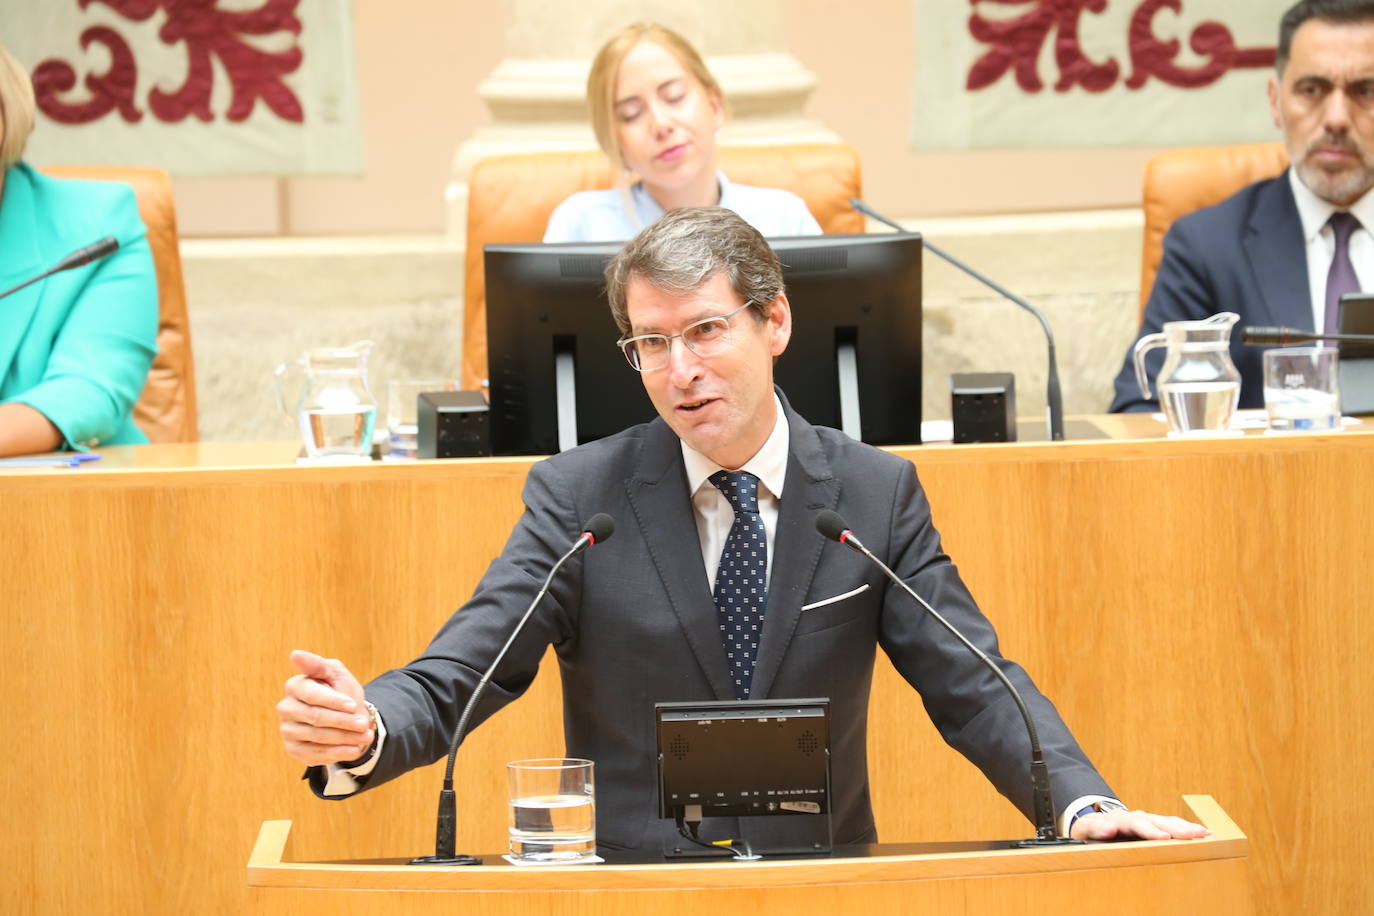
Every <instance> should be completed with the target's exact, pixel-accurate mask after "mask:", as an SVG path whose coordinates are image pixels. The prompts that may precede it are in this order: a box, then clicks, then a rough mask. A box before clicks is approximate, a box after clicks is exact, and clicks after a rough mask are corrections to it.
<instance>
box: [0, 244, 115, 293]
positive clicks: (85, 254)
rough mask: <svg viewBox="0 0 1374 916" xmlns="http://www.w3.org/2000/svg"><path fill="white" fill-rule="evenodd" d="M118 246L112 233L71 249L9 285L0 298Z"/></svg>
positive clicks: (90, 260) (103, 254)
mask: <svg viewBox="0 0 1374 916" xmlns="http://www.w3.org/2000/svg"><path fill="white" fill-rule="evenodd" d="M118 248H119V240H118V239H116V238H115V237H114V236H112V235H107V236H105V237H104V238H103V239H101V240H100V241H98V242H95V243H93V244H90V245H87V246H86V247H85V248H78V249H77V250H76V251H73V252H72V253H71V254H69V255H67V256H66V257H65V258H63V259H62V260H60V261H58V262H57V264H56V265H55V266H53V267H49V268H48V269H47V270H45V271H43V272H42V273H41V274H39V275H38V276H36V277H29V278H28V279H27V280H25V281H24V282H23V283H20V284H19V285H18V286H11V287H10V288H9V289H7V290H5V291H4V292H3V293H0V299H3V298H5V297H6V296H8V295H9V294H10V293H17V292H19V291H20V290H21V289H23V288H24V287H26V286H29V285H31V284H34V283H37V282H38V281H39V280H44V279H46V278H48V277H51V276H52V275H53V274H57V273H61V272H62V271H64V270H71V269H72V268H73V267H83V266H85V265H86V264H89V263H91V262H92V261H98V260H100V259H101V258H103V257H105V256H106V255H108V254H112V253H114V252H115V251H116V250H117V249H118Z"/></svg>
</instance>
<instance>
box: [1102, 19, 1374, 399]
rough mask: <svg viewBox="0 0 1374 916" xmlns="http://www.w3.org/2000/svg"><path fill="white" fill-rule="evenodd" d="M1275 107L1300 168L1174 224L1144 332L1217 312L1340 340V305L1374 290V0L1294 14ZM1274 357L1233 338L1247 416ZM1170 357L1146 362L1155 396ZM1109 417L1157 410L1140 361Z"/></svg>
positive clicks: (1126, 376) (1126, 374)
mask: <svg viewBox="0 0 1374 916" xmlns="http://www.w3.org/2000/svg"><path fill="white" fill-rule="evenodd" d="M1269 107H1270V110H1271V112H1272V114H1273V117H1274V123H1275V124H1276V125H1277V126H1278V127H1280V128H1282V130H1283V137H1284V145H1285V146H1286V147H1287V151H1288V159H1289V161H1290V162H1291V163H1292V164H1293V166H1292V168H1290V169H1288V170H1287V171H1286V172H1284V174H1282V175H1280V176H1279V177H1278V178H1271V179H1269V180H1267V181H1260V182H1257V183H1255V184H1252V185H1250V186H1249V187H1247V188H1244V189H1243V190H1241V191H1240V192H1239V193H1237V194H1235V195H1234V196H1232V197H1230V198H1228V199H1227V200H1225V201H1222V202H1221V203H1220V204H1217V205H1216V206H1214V207H1208V208H1207V209H1204V210H1199V211H1198V212H1197V213H1193V214H1190V215H1188V216H1185V217H1183V218H1182V219H1180V220H1178V221H1177V222H1176V223H1174V225H1173V226H1172V227H1171V228H1170V229H1169V232H1168V234H1167V235H1165V237H1164V256H1163V258H1162V259H1161V260H1160V264H1159V273H1158V274H1157V275H1156V277H1155V285H1154V288H1153V289H1152V290H1151V291H1150V299H1149V301H1148V302H1147V303H1146V304H1145V318H1144V323H1143V324H1142V326H1141V328H1140V336H1142V337H1143V336H1144V335H1146V334H1152V333H1155V332H1157V331H1159V330H1160V329H1161V327H1162V326H1163V325H1164V323H1165V322H1167V321H1196V320H1200V319H1203V318H1206V317H1208V316H1209V315H1214V314H1216V313H1218V312H1236V313H1237V314H1239V315H1240V317H1241V322H1240V323H1241V324H1242V325H1247V324H1252V325H1286V326H1288V327H1292V328H1298V329H1300V330H1311V329H1316V330H1319V331H1320V330H1323V329H1325V330H1326V331H1328V332H1334V331H1336V330H1337V328H1336V326H1335V325H1336V303H1337V302H1338V301H1339V299H1340V297H1341V295H1342V294H1344V293H1349V292H1354V291H1357V290H1359V289H1369V288H1371V287H1370V284H1374V236H1371V234H1370V229H1371V228H1374V222H1371V221H1372V220H1374V195H1371V194H1369V193H1368V192H1369V189H1370V188H1371V187H1374V0H1303V2H1301V3H1298V4H1296V5H1295V6H1293V7H1292V8H1291V9H1289V10H1288V12H1287V13H1285V14H1284V16H1283V19H1282V21H1281V23H1280V25H1279V45H1278V59H1277V69H1276V72H1275V74H1274V75H1273V76H1271V77H1270V78H1269ZM1262 353H1263V351H1262V350H1261V349H1260V348H1258V347H1247V346H1245V345H1244V344H1243V343H1242V342H1241V339H1240V333H1239V330H1237V331H1235V332H1234V333H1233V334H1232V338H1231V359H1232V361H1233V362H1235V364H1236V368H1237V369H1239V370H1240V376H1241V388H1240V406H1241V407H1263V406H1264V392H1263V385H1264V377H1263V369H1262V364H1261V354H1262ZM1163 361H1164V351H1163V350H1154V351H1152V352H1151V353H1149V354H1148V355H1147V356H1146V368H1147V370H1148V373H1149V376H1150V379H1151V388H1152V389H1153V387H1154V379H1155V376H1156V375H1157V374H1158V372H1159V369H1160V366H1161V365H1162V363H1163ZM1111 409H1112V411H1113V412H1118V411H1126V410H1158V409H1159V406H1158V402H1157V401H1146V400H1145V399H1144V398H1143V397H1142V396H1141V393H1140V387H1139V385H1138V384H1137V382H1136V378H1135V369H1134V367H1133V365H1132V359H1131V354H1130V352H1128V353H1127V354H1126V361H1125V365H1123V366H1122V368H1121V372H1120V374H1119V375H1118V376H1117V378H1116V395H1115V398H1114V399H1113V401H1112V407H1111Z"/></svg>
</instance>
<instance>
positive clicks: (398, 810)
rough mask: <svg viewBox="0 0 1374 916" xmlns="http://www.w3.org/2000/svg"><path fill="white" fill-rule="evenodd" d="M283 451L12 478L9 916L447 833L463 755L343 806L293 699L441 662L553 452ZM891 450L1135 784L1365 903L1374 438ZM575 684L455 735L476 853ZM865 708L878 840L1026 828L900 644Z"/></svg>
mask: <svg viewBox="0 0 1374 916" xmlns="http://www.w3.org/2000/svg"><path fill="white" fill-rule="evenodd" d="M1157 432H1158V430H1157V428H1156V434H1157ZM275 448H276V451H275V452H272V451H271V449H270V448H269V449H268V451H266V452H258V451H256V447H253V446H231V445H225V446H212V445H201V446H167V447H148V448H145V449H135V450H127V449H125V450H121V449H111V450H110V451H109V453H108V457H107V458H106V459H105V460H104V461H102V462H97V463H96V465H97V466H95V467H86V468H82V469H79V470H76V471H50V470H48V471H8V472H3V473H0V513H3V517H4V519H5V522H6V524H5V526H4V529H3V530H4V532H5V533H4V535H3V540H0V550H2V551H3V555H4V556H5V567H4V576H3V584H0V598H3V613H4V614H5V617H6V623H7V624H8V626H7V630H8V638H7V640H6V642H5V647H4V650H3V655H0V661H2V662H3V664H0V696H3V697H4V698H5V701H4V708H5V711H6V717H5V719H6V724H7V726H8V727H7V732H8V735H9V738H10V740H9V741H7V748H8V757H9V760H8V765H7V766H5V767H3V768H0V804H2V805H3V810H4V811H5V813H6V817H7V820H6V823H5V825H4V826H5V828H6V829H4V830H0V861H4V862H6V863H11V867H10V869H9V870H10V875H9V880H8V881H7V882H5V883H4V889H3V890H0V910H4V911H21V912H22V911H25V910H37V911H41V912H69V911H78V910H81V909H83V908H85V907H89V906H91V905H92V901H100V906H103V907H106V908H109V909H111V910H117V911H139V910H146V911H164V912H165V911H175V910H185V911H196V912H224V913H237V912H241V911H242V910H243V909H244V907H245V906H246V904H247V889H246V887H245V885H244V875H243V870H242V862H243V861H244V860H245V858H246V857H247V855H248V852H249V848H250V846H251V844H252V838H253V837H254V835H255V834H256V832H257V830H258V827H259V825H260V824H261V823H262V821H264V820H267V819H272V818H288V819H290V820H292V821H293V822H294V824H295V830H296V832H297V834H298V842H297V844H296V850H295V852H296V854H297V855H298V856H299V857H300V858H301V859H302V860H327V859H340V858H360V857H361V858H367V857H384V856H398V855H408V854H416V853H423V852H427V851H429V849H430V847H431V846H432V843H433V826H432V818H433V812H434V805H435V799H436V796H437V789H438V785H439V782H440V772H439V770H438V769H437V768H430V769H428V770H426V771H423V772H420V773H416V774H413V775H411V776H410V777H408V778H406V779H402V780H398V781H397V782H395V783H393V784H392V785H389V786H387V787H385V788H383V789H382V790H380V791H377V792H371V793H367V794H366V795H364V796H363V797H361V798H358V799H354V800H351V801H349V802H347V803H328V802H322V801H318V800H316V799H315V798H314V797H313V796H311V795H310V793H309V792H308V790H307V789H306V788H305V787H304V786H303V785H300V784H299V781H298V780H299V776H300V769H299V768H298V767H297V766H296V765H294V764H293V763H292V762H290V761H289V760H287V759H286V758H285V756H284V755H283V754H282V753H281V750H280V745H279V742H278V739H277V734H276V716H275V713H274V711H273V706H274V704H275V702H276V700H277V699H278V698H279V697H280V690H281V683H282V681H284V680H285V679H286V677H288V676H289V675H290V673H291V671H290V668H289V665H288V663H287V660H286V655H287V652H288V651H289V650H290V649H292V648H296V647H309V648H313V649H317V650H319V651H323V652H326V653H329V654H332V655H337V656H338V657H341V658H343V659H345V660H347V661H348V663H349V664H350V665H351V666H352V667H353V669H354V670H355V672H357V673H358V674H359V675H360V676H361V677H363V678H364V679H366V678H368V677H371V676H373V675H375V674H377V673H378V672H380V671H381V670H383V669H385V668H387V667H390V666H393V665H395V664H399V663H402V662H404V661H405V660H407V659H408V658H410V657H411V656H412V655H413V654H414V653H415V652H416V651H418V649H419V648H420V647H421V646H423V645H424V644H425V642H426V641H427V640H428V639H429V637H430V636H431V635H432V634H433V633H434V631H435V630H436V629H437V628H438V626H439V624H440V623H441V622H442V621H443V620H444V619H445V618H446V617H447V615H448V614H449V613H450V612H451V610H452V609H453V608H454V607H456V606H457V605H458V604H459V603H460V602H461V601H462V600H463V599H464V598H465V597H466V596H467V594H468V593H469V591H470V589H471V587H472V585H473V583H474V582H475V581H476V579H477V578H478V576H479V575H480V573H481V571H482V570H483V569H484V568H485V566H486V564H487V563H488V562H489V560H490V558H491V557H492V556H493V555H494V554H495V553H496V552H497V551H499V549H500V546H501V544H502V542H503V541H504V539H505V535H506V532H507V531H508V529H509V527H510V526H511V525H512V524H513V523H514V521H515V519H516V518H517V516H518V513H519V492H520V487H521V484H522V482H523V479H524V475H525V473H526V471H527V469H528V467H529V465H530V461H529V460H526V459H501V460H478V461H452V462H432V463H422V464H416V465H409V466H401V465H397V466H381V465H373V466H365V467H297V466H294V465H292V464H290V462H291V461H292V459H293V457H294V454H295V449H294V446H285V445H277V446H276V447H275ZM177 449H191V450H192V452H191V453H190V454H189V455H188V453H186V452H180V451H176V450H177ZM168 450H171V451H168ZM897 451H898V452H899V453H900V454H903V455H905V456H908V457H910V458H912V459H913V460H915V461H916V462H917V465H918V467H919V470H920V474H921V478H922V480H923V481H924V483H925V486H926V488H927V491H928V493H929V495H930V499H931V502H932V504H933V506H934V510H935V518H936V521H937V523H938V524H939V525H940V528H941V530H942V532H943V533H944V536H945V543H946V547H947V549H948V551H949V552H950V553H951V555H953V556H954V557H955V558H956V559H957V560H958V562H959V564H960V569H961V572H962V573H963V575H964V577H965V578H966V580H967V581H968V582H969V585H970V587H971V588H972V589H973V592H974V594H975V595H976V596H978V598H979V600H980V602H981V604H982V606H983V608H984V609H985V610H986V612H987V613H988V615H989V616H990V617H991V618H992V619H993V621H994V622H995V623H996V625H997V626H998V629H999V631H1000V633H1001V637H1002V644H1003V647H1004V650H1005V651H1006V652H1007V654H1008V655H1010V656H1011V657H1013V658H1016V659H1017V660H1019V661H1021V662H1022V663H1024V664H1025V665H1026V667H1027V668H1028V669H1029V670H1030V671H1031V673H1032V675H1033V676H1034V677H1035V678H1036V679H1037V681H1038V682H1039V683H1040V684H1041V686H1042V687H1043V688H1044V689H1045V691H1046V692H1047V693H1048V694H1049V695H1050V696H1051V697H1052V698H1053V699H1054V700H1055V702H1056V703H1057V704H1058V706H1059V708H1060V709H1061V711H1062V712H1063V713H1064V716H1065V718H1066V719H1067V720H1068V722H1069V723H1070V725H1071V726H1072V727H1073V728H1074V731H1075V733H1076V735H1077V736H1078V738H1079V739H1080V741H1081V742H1082V744H1083V745H1084V747H1085V748H1086V750H1087V751H1088V753H1089V754H1090V755H1091V756H1092V757H1093V758H1094V760H1095V762H1096V763H1097V764H1098V766H1099V767H1100V768H1101V770H1102V771H1103V773H1104V774H1106V776H1107V778H1108V779H1109V780H1110V781H1111V782H1112V784H1113V786H1114V787H1115V788H1116V790H1117V792H1118V793H1119V794H1120V795H1121V797H1122V798H1123V799H1125V800H1127V801H1128V802H1130V803H1132V804H1134V805H1139V806H1142V807H1150V808H1164V809H1172V808H1173V807H1175V806H1176V803H1177V798H1178V796H1179V794H1180V793H1182V792H1188V791H1206V792H1210V793H1212V794H1214V795H1215V796H1216V798H1217V801H1218V802H1219V803H1220V804H1221V805H1222V806H1223V807H1224V808H1225V809H1226V810H1227V811H1228V812H1229V813H1230V814H1231V815H1232V816H1233V817H1235V819H1236V821H1237V822H1238V823H1239V824H1240V825H1241V827H1242V828H1243V829H1244V830H1245V832H1246V833H1247V834H1248V835H1249V837H1250V840H1251V855H1250V863H1251V865H1250V867H1249V870H1250V873H1251V878H1252V885H1253V888H1254V897H1255V900H1256V903H1257V905H1258V906H1259V908H1260V911H1261V912H1264V913H1272V914H1290V913H1295V912H1305V913H1352V912H1369V911H1372V910H1374V896H1371V887H1370V882H1368V880H1367V879H1366V878H1365V877H1364V875H1365V873H1366V871H1367V867H1366V862H1367V861H1368V860H1369V858H1370V856H1371V854H1374V837H1371V835H1370V834H1369V832H1368V831H1365V830H1362V829H1360V828H1361V825H1362V824H1364V823H1365V822H1366V821H1368V820H1369V818H1370V815H1371V814H1374V801H1371V791H1370V790H1371V779H1370V772H1371V765H1370V760H1371V759H1374V738H1371V734H1374V729H1371V724H1374V723H1371V721H1370V720H1371V718H1374V716H1371V712H1370V709H1371V704H1370V702H1369V700H1370V694H1371V689H1370V687H1369V682H1368V679H1367V678H1366V677H1365V676H1364V675H1363V673H1362V671H1363V666H1362V665H1361V662H1362V661H1363V660H1364V655H1365V653H1366V650H1367V647H1368V646H1370V645H1371V644H1374V613H1371V611H1374V608H1371V601H1370V599H1369V598H1368V597H1367V593H1366V591H1365V590H1364V589H1363V588H1362V587H1361V586H1362V583H1363V581H1364V579H1366V578H1367V577H1368V559H1369V556H1370V550H1369V547H1368V545H1369V544H1370V543H1372V542H1374V489H1371V487H1369V486H1367V485H1366V482H1367V481H1370V480H1374V436H1371V435H1370V434H1368V433H1362V432H1345V433H1341V434H1336V435H1331V436H1315V437H1264V436H1246V437H1242V438H1239V439H1224V440H1213V441H1186V442H1180V441H1172V440H1165V439H1159V438H1156V439H1153V440H1149V439H1130V440H1119V441H1104V442H1085V443H1057V444H1056V443H1042V444H1025V445H1004V446H946V447H940V448H928V449H899V450H897ZM231 453H232V454H231ZM256 454H266V455H267V460H266V462H263V461H260V460H258V459H256V458H254V455H256ZM274 462H275V463H274ZM121 463H123V464H125V465H127V467H120V466H118V465H120V464H121ZM474 520H477V521H478V522H479V523H474ZM546 666H547V667H550V668H552V666H550V665H548V664H547V660H546ZM552 673H553V672H552V670H550V671H547V672H545V674H544V675H543V676H541V677H540V678H539V679H538V681H537V682H536V683H535V685H534V687H533V688H532V689H531V691H530V693H529V694H528V695H527V696H526V697H525V698H524V699H523V700H521V701H520V703H519V704H517V705H516V706H513V707H512V708H511V709H509V710H507V711H506V712H505V713H504V714H503V715H501V716H498V717H496V718H495V719H494V720H493V721H492V722H490V723H488V724H487V725H484V726H483V727H482V728H481V729H480V730H479V731H478V732H476V733H475V734H474V735H473V737H472V739H471V740H470V741H469V742H468V743H467V744H466V745H465V747H464V750H463V754H462V756H461V758H460V767H459V773H460V776H461V780H460V787H459V816H460V831H461V832H460V836H461V837H462V842H461V845H462V846H463V847H464V848H467V849H477V850H483V849H498V848H500V847H501V846H502V844H503V839H504V838H503V831H504V820H503V818H504V812H503V809H502V804H501V800H502V798H503V797H504V788H503V785H502V767H501V765H502V764H503V763H504V762H505V761H506V760H510V759H515V758H518V757H526V756H529V757H533V756H543V755H549V754H555V753H558V752H559V751H560V749H561V747H562V743H561V730H560V727H559V718H558V716H559V713H558V684H557V678H556V677H552V676H549V675H550V674H552ZM872 716H873V718H874V728H873V729H872V736H873V737H872V746H871V748H870V752H871V753H870V758H871V761H872V763H871V768H872V774H871V775H872V793H873V797H874V801H875V806H876V809H877V813H878V826H879V830H880V831H881V834H882V837H883V839H884V840H887V841H904V842H905V841H910V842H921V841H934V840H944V839H949V840H961V839H986V838H988V837H999V836H1019V835H1021V834H1022V833H1024V832H1025V830H1026V825H1025V824H1024V822H1023V821H1022V819H1021V818H1020V816H1019V815H1018V814H1017V813H1016V812H1015V811H1014V810H1012V808H1011V807H1010V806H1009V805H1008V804H1007V803H1006V802H1005V801H1004V800H1002V799H1001V798H1000V796H997V795H996V794H995V793H994V792H993V790H992V789H991V788H990V787H989V786H988V785H987V784H986V782H985V781H984V780H983V779H982V777H981V776H980V775H979V774H978V773H977V772H976V771H975V770H974V769H973V768H972V767H971V766H969V765H968V764H967V763H966V762H965V761H964V760H963V759H962V758H961V757H959V756H958V755H956V754H954V753H953V752H952V751H950V750H948V749H947V748H946V747H945V746H944V745H943V743H942V742H940V740H939V738H938V736H937V735H936V734H935V732H934V729H933V728H932V727H931V726H930V724H929V721H928V719H927V718H926V716H925V714H924V712H923V710H922V709H921V707H920V703H919V700H918V698H917V697H916V696H915V695H914V694H913V693H912V691H911V690H910V689H909V688H907V687H906V686H905V684H904V683H903V682H901V680H900V678H898V677H897V676H896V675H895V673H894V672H893V671H892V669H891V668H890V667H889V666H888V665H887V664H886V663H885V662H884V661H883V660H881V659H880V664H879V670H878V672H877V677H876V684H875V693H874V700H873V704H872Z"/></svg>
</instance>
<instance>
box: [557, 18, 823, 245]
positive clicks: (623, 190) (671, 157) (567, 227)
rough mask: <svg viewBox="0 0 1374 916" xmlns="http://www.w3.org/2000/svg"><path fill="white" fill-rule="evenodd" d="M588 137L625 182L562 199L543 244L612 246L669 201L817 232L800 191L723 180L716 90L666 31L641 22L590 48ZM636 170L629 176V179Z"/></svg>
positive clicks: (688, 50)
mask: <svg viewBox="0 0 1374 916" xmlns="http://www.w3.org/2000/svg"><path fill="white" fill-rule="evenodd" d="M587 105H588V107H589V108H590V109H591V117H592V129H593V130H594V131H595V133H596V139H597V142H598V143H599V144H600V145H601V148H602V149H603V150H604V151H605V153H606V155H607V156H609V157H610V159H611V162H612V163H614V164H615V165H616V166H617V167H619V168H621V169H623V170H624V171H625V173H626V177H627V180H626V181H625V182H622V183H621V184H620V186H619V187H616V188H613V189H611V190H605V191H581V192H579V193H577V194H574V195H572V196H571V197H569V198H568V199H567V200H565V201H563V203H561V204H559V205H558V209H556V210H555V211H554V212H553V215H552V216H551V217H550V218H549V226H548V229H547V231H546V232H545V234H544V241H546V242H614V241H624V240H626V239H629V238H632V237H633V236H634V235H635V234H636V233H638V232H639V230H640V229H642V228H644V227H645V226H647V225H649V224H650V223H653V222H654V221H656V220H657V219H658V218H659V217H660V216H662V215H663V214H664V213H665V212H667V211H668V210H672V209H675V208H677V207H714V206H720V207H725V208H726V209H728V210H733V211H735V212H736V213H738V214H739V215H740V216H742V217H743V218H744V219H745V220H746V221H747V222H748V223H750V224H751V225H752V226H753V227H754V228H755V229H757V230H759V232H761V233H762V234H763V235H765V236H785V235H819V234H820V232H821V228H820V226H819V225H818V224H817V223H816V220H815V218H814V217H813V216H812V215H811V213H810V211H808V210H807V209H806V204H805V203H803V202H802V200H801V198H800V197H797V196H796V195H795V194H792V193H791V192H789V191H783V190H779V189H776V188H756V187H750V186H749V185H742V184H733V183H732V182H730V180H729V179H727V178H726V177H725V175H723V174H722V173H721V172H720V171H719V170H718V169H717V168H716V131H717V130H719V129H720V127H721V124H722V123H724V120H725V96H724V94H723V93H722V92H721V89H720V84H719V83H717V82H716V79H715V77H713V76H712V75H711V72H710V71H709V70H707V69H706V64H705V62H703V61H702V59H701V55H700V54H698V53H697V51H696V49H695V48H693V47H692V46H691V45H690V44H688V43H687V41H686V40H685V39H684V38H683V37H682V36H680V35H678V34H677V33H676V32H673V31H671V30H669V29H666V28H663V27H662V26H659V25H653V24H646V23H641V24H638V25H632V26H629V27H628V28H625V29H622V30H621V31H620V32H618V33H616V34H615V35H614V36H612V38H611V39H610V41H608V42H606V44H605V45H603V46H602V48H601V50H600V51H599V52H597V55H596V59H595V60H594V61H593V62H592V68H591V72H590V73H589V74H588V75H587ZM630 174H633V175H634V176H637V180H635V181H633V182H630V181H629V180H628V178H629V175H630Z"/></svg>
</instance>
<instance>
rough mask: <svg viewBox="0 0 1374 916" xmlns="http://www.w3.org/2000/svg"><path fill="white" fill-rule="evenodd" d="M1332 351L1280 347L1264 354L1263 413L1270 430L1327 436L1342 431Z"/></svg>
mask: <svg viewBox="0 0 1374 916" xmlns="http://www.w3.org/2000/svg"><path fill="white" fill-rule="evenodd" d="M1338 353H1339V351H1338V350H1337V349H1336V348H1335V347H1282V348H1277V349H1273V350H1266V351H1265V352H1264V410H1265V412H1266V413H1267V414H1268V415H1269V428H1270V429H1273V430H1280V431H1283V432H1298V431H1312V432H1326V431H1330V430H1333V429H1340V428H1341V390H1340V378H1339V373H1338V370H1337V365H1338V360H1339V356H1338Z"/></svg>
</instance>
